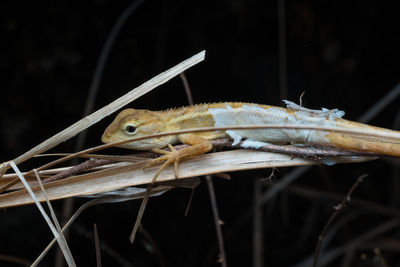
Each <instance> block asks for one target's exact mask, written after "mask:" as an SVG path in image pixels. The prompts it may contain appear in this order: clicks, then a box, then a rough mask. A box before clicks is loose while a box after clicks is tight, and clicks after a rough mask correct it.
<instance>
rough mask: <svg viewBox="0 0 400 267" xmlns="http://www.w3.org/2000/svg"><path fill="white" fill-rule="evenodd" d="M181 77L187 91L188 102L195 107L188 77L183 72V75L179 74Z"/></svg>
mask: <svg viewBox="0 0 400 267" xmlns="http://www.w3.org/2000/svg"><path fill="white" fill-rule="evenodd" d="M179 77H180V78H181V79H182V83H183V88H184V89H185V93H186V97H187V100H188V103H189V105H191V106H192V105H193V97H192V92H191V90H190V87H189V82H188V80H187V79H186V75H185V73H184V72H182V73H181V74H179Z"/></svg>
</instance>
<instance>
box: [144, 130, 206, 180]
mask: <svg viewBox="0 0 400 267" xmlns="http://www.w3.org/2000/svg"><path fill="white" fill-rule="evenodd" d="M179 140H180V141H181V142H182V143H184V144H188V145H189V146H188V147H185V148H182V149H180V150H176V149H174V148H173V147H172V145H170V144H168V148H169V149H170V151H165V150H159V149H153V151H154V152H156V153H160V154H164V155H163V156H161V157H158V158H156V159H153V160H152V161H150V162H149V163H148V164H147V165H146V166H145V167H144V168H148V167H150V166H152V165H154V164H156V163H159V162H161V161H165V162H164V164H163V165H162V166H161V167H160V168H159V169H158V171H157V173H156V174H155V175H154V178H153V181H152V183H154V182H155V180H156V179H157V177H158V176H159V175H160V173H161V172H162V171H163V170H164V169H165V168H166V167H167V166H168V165H170V164H172V163H173V164H174V174H175V178H178V165H179V162H180V160H182V159H184V158H188V157H192V156H197V155H201V154H204V153H206V152H208V151H210V150H211V149H212V144H211V143H210V142H209V141H208V140H206V139H204V138H203V137H201V136H198V135H194V134H183V135H179Z"/></svg>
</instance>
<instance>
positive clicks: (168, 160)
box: [144, 144, 181, 183]
mask: <svg viewBox="0 0 400 267" xmlns="http://www.w3.org/2000/svg"><path fill="white" fill-rule="evenodd" d="M168 148H169V149H170V150H171V151H165V150H161V149H152V151H153V152H156V153H160V154H164V156H161V157H158V158H156V159H153V160H152V161H150V162H149V163H147V164H146V166H144V169H146V168H149V167H151V166H153V165H154V164H157V163H159V162H161V161H165V162H164V164H163V165H162V166H161V167H160V168H159V169H158V171H157V172H156V174H155V175H154V178H153V180H152V181H151V183H154V182H155V181H156V179H157V177H158V176H159V175H160V173H161V172H162V171H163V170H164V169H165V168H166V167H167V166H168V165H170V164H172V163H173V164H174V174H175V178H178V164H179V160H180V158H181V153H180V151H179V150H176V149H175V148H174V147H173V146H172V145H170V144H168Z"/></svg>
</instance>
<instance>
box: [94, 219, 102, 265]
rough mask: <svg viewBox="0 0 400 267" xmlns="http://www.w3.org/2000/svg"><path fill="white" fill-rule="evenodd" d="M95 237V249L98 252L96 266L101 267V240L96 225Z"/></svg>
mask: <svg viewBox="0 0 400 267" xmlns="http://www.w3.org/2000/svg"><path fill="white" fill-rule="evenodd" d="M93 235H94V247H95V250H96V266H97V267H101V252H100V240H99V233H98V232H97V225H96V224H93Z"/></svg>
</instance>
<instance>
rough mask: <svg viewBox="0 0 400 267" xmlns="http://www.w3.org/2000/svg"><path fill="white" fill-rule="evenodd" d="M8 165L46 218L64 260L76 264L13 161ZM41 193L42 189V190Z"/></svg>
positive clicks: (69, 263)
mask: <svg viewBox="0 0 400 267" xmlns="http://www.w3.org/2000/svg"><path fill="white" fill-rule="evenodd" d="M10 166H11V168H13V169H14V171H15V173H16V174H17V175H18V177H19V178H20V179H21V181H22V183H23V184H24V185H25V187H26V189H27V190H28V192H29V195H30V196H31V198H32V199H33V201H34V202H35V204H36V206H37V207H38V208H39V210H40V212H41V213H42V215H43V217H44V219H45V220H46V222H47V224H48V225H49V227H50V230H51V231H52V233H53V235H54V237H55V239H57V242H58V244H59V245H60V247H61V248H62V252H63V254H64V257H65V260H66V261H67V264H68V266H76V264H75V262H74V259H73V257H72V255H71V253H70V251H69V249H68V245H67V243H66V242H65V239H63V238H61V236H60V233H59V232H57V230H56V228H55V227H54V224H53V223H52V222H51V220H50V218H49V216H48V215H47V214H46V212H45V211H44V209H43V207H42V205H41V204H40V202H39V201H38V199H37V197H36V196H35V194H34V193H33V191H32V189H31V188H30V186H29V185H28V183H27V182H26V180H25V178H24V176H23V175H22V174H21V172H20V171H19V169H18V167H17V165H15V163H14V162H13V161H11V162H10ZM42 193H43V191H42ZM43 195H44V196H45V198H47V196H46V194H45V193H43Z"/></svg>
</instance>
